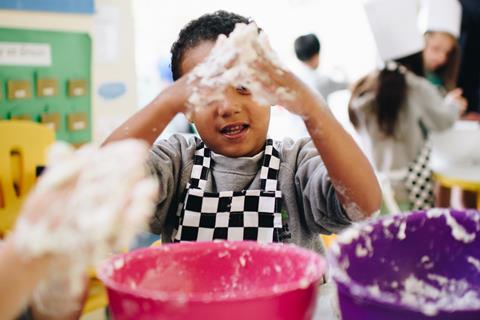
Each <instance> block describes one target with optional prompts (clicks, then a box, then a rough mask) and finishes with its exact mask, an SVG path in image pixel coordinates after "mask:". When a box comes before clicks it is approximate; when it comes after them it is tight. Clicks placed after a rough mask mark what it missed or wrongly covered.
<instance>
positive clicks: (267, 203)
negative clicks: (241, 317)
mask: <svg viewBox="0 0 480 320" xmlns="http://www.w3.org/2000/svg"><path fill="white" fill-rule="evenodd" d="M250 22H251V21H250V20H248V19H247V18H245V17H242V16H240V15H237V14H234V13H229V12H225V11H217V12H215V13H213V14H206V15H204V16H201V17H200V18H198V19H196V20H193V21H191V22H190V23H189V24H188V25H187V26H186V27H185V28H184V29H183V30H182V31H181V32H180V35H179V38H178V40H177V41H176V42H175V43H174V44H173V46H172V72H173V77H174V80H175V82H174V83H173V84H172V85H171V86H170V87H168V88H167V89H165V90H164V91H162V92H161V93H160V94H159V95H158V96H157V97H156V98H155V99H154V100H153V101H152V102H151V103H150V104H149V105H147V106H146V107H145V108H144V109H142V110H140V111H139V112H138V113H136V114H135V115H134V116H133V117H132V118H130V119H129V120H127V122H126V123H125V124H123V125H122V126H121V127H119V128H118V129H117V130H115V131H114V132H113V133H112V135H111V136H110V137H109V138H108V139H107V140H106V143H110V142H112V141H116V140H121V139H126V138H137V139H143V140H145V141H147V142H148V143H149V144H153V142H154V141H155V140H156V138H157V136H158V135H159V134H160V133H161V132H162V130H163V129H164V128H165V126H166V125H167V124H168V122H169V121H170V120H171V119H172V118H173V117H174V116H175V115H176V114H178V113H185V114H187V115H188V117H189V119H190V120H191V121H192V122H193V124H194V125H195V128H196V130H197V131H198V133H199V135H200V138H198V137H194V136H191V137H186V136H182V135H173V136H172V137H171V138H170V139H169V140H162V141H158V142H157V143H156V144H155V145H154V146H153V147H152V149H151V159H150V160H151V161H150V166H151V169H152V171H153V172H154V173H155V175H156V176H157V177H158V181H159V188H160V192H159V202H158V208H157V212H156V214H155V217H154V219H153V221H152V224H151V226H152V229H153V231H154V232H156V233H160V234H161V235H162V241H163V242H176V241H210V240H214V239H227V240H256V241H261V242H290V243H295V244H297V245H300V246H303V247H307V248H311V249H315V250H317V251H319V252H322V251H323V249H322V245H321V242H320V238H319V236H318V235H319V234H330V233H336V232H339V231H341V230H342V229H344V228H345V227H347V226H348V225H350V224H351V222H352V221H359V220H362V219H366V218H368V217H369V216H371V215H372V214H374V213H376V212H377V211H378V210H379V207H380V202H381V194H380V189H379V186H378V183H377V180H376V177H375V175H374V173H373V170H372V168H371V166H370V164H369V162H368V160H367V159H366V158H365V156H364V155H363V153H362V152H361V151H360V149H359V148H358V146H357V145H356V144H355V142H354V141H353V139H352V138H351V137H350V136H349V135H348V133H347V132H346V131H345V130H344V129H343V128H342V126H341V125H340V124H339V123H338V122H337V121H336V120H335V119H334V117H333V116H332V114H331V113H330V112H329V111H328V108H327V106H326V105H325V102H324V100H323V99H322V97H321V96H319V95H318V94H317V93H316V92H314V91H313V90H312V89H310V88H309V87H308V86H307V85H305V84H304V83H303V82H301V81H300V80H299V79H298V78H296V77H295V76H294V75H293V74H292V73H291V72H289V71H287V70H285V69H281V68H279V67H278V65H277V64H276V63H275V62H274V58H271V57H272V52H270V51H268V50H266V49H265V47H261V46H258V43H257V44H255V45H254V46H253V48H254V49H255V50H256V51H255V50H254V51H255V55H257V56H256V57H255V58H253V59H250V58H251V54H252V52H251V51H248V50H247V49H246V43H243V42H242V41H238V43H236V46H233V47H234V48H235V49H232V47H228V46H227V45H232V43H235V40H234V39H233V37H234V33H235V32H234V33H232V31H234V28H235V26H236V24H245V25H247V24H249V23H250ZM245 25H243V28H245ZM250 26H251V25H248V27H247V28H249V27H250ZM237 28H242V27H241V25H240V26H239V27H237ZM231 33H232V35H231V38H232V39H230V38H228V39H227V36H229V35H230V34H231ZM255 35H256V36H258V37H262V35H263V33H262V31H258V30H257V28H256V27H255ZM212 48H213V50H212ZM227 49H228V50H227ZM230 49H232V50H230ZM229 50H230V51H229ZM235 50H237V51H235ZM218 52H223V54H220V55H215V54H214V53H218ZM248 59H250V60H249V61H250V62H249V63H250V64H249V63H246V64H245V65H242V63H241V61H245V60H248ZM218 66H220V67H222V68H223V69H221V72H218V73H217V74H216V75H213V76H214V77H215V76H216V77H217V80H218V78H220V77H226V76H228V75H232V74H237V73H235V72H238V74H243V81H244V82H243V83H237V84H236V85H233V84H232V83H229V84H228V85H225V86H224V87H222V88H221V91H222V92H221V93H222V94H221V97H220V98H219V96H218V90H217V89H218V88H215V86H221V85H222V83H221V82H219V81H215V79H213V80H212V79H202V74H208V73H209V71H211V70H212V68H215V67H218ZM243 67H244V68H246V70H247V71H245V69H242V68H243ZM235 68H237V69H235ZM210 73H212V72H210ZM208 80H211V81H208ZM206 83H207V84H210V85H206ZM212 84H213V85H212ZM284 92H289V93H291V94H290V95H284V94H282V93H284ZM215 93H216V94H215ZM262 93H264V94H265V95H266V96H268V97H270V100H269V101H265V100H264V99H263V100H262V99H257V97H258V95H261V94H262ZM287 96H289V97H291V98H287ZM199 97H200V98H201V99H197V98H199ZM194 98H195V99H194ZM192 101H195V106H194V107H192V106H191V102H192ZM258 101H260V102H261V103H259V102H258ZM274 104H279V105H282V106H284V107H285V108H287V109H288V110H289V111H291V112H294V113H296V114H298V115H299V116H301V117H303V119H304V121H305V125H306V127H307V129H308V132H309V134H310V136H311V138H310V137H309V138H305V139H300V140H298V141H296V142H294V141H292V140H291V139H285V140H284V141H282V142H279V141H271V140H270V139H268V138H267V129H268V123H269V117H270V106H271V105H274ZM285 129H286V130H288V128H285ZM320 155H321V156H320ZM126 156H128V155H126Z"/></svg>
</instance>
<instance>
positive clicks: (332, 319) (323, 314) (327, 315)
mask: <svg viewBox="0 0 480 320" xmlns="http://www.w3.org/2000/svg"><path fill="white" fill-rule="evenodd" d="M340 319H341V317H340V314H339V311H338V302H337V289H336V287H335V284H334V283H333V280H330V281H329V282H327V283H326V284H324V285H321V286H320V290H319V293H318V298H317V308H316V309H315V313H314V315H313V320H340Z"/></svg>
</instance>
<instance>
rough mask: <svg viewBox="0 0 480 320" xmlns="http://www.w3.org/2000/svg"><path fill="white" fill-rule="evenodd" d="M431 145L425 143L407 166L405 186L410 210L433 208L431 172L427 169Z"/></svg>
mask: <svg viewBox="0 0 480 320" xmlns="http://www.w3.org/2000/svg"><path fill="white" fill-rule="evenodd" d="M431 150H432V148H431V145H430V143H429V142H428V141H427V142H426V143H425V145H424V147H423V148H422V150H421V151H420V153H419V154H418V156H417V158H416V159H415V160H414V161H413V162H412V163H411V164H410V165H409V166H408V173H407V177H406V180H405V186H406V188H407V191H408V198H409V201H410V204H411V206H412V210H424V209H430V208H432V207H433V206H434V200H435V199H434V195H433V181H432V170H431V169H430V167H429V161H430V154H431Z"/></svg>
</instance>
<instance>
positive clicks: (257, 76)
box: [188, 23, 293, 110]
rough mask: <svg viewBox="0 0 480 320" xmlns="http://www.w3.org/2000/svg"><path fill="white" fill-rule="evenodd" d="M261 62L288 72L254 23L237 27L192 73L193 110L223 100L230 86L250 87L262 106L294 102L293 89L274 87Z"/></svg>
mask: <svg viewBox="0 0 480 320" xmlns="http://www.w3.org/2000/svg"><path fill="white" fill-rule="evenodd" d="M262 62H263V63H264V64H267V65H268V66H269V67H271V68H273V69H274V71H273V72H275V73H277V74H283V73H284V72H285V68H284V67H283V66H282V64H281V63H280V61H279V59H278V57H277V55H276V54H275V52H274V51H273V50H272V49H271V47H270V45H269V43H268V39H267V36H266V35H265V33H263V32H260V33H259V32H258V27H257V26H256V25H255V24H254V23H251V24H249V25H246V24H241V23H240V24H237V25H236V26H235V29H234V31H233V32H232V33H231V34H230V35H229V37H228V38H227V37H226V36H224V35H220V36H219V37H218V39H217V42H216V43H215V46H214V47H213V49H212V51H211V52H210V54H209V56H208V57H207V58H206V60H205V61H204V62H202V63H201V64H199V65H198V66H196V67H195V68H194V69H193V70H192V72H191V73H190V75H189V79H188V82H189V84H191V85H192V86H193V90H192V94H191V96H190V98H189V100H188V104H189V106H190V108H193V109H194V110H195V108H198V107H202V106H207V105H208V104H210V103H212V102H215V101H222V100H223V99H224V98H223V97H224V92H225V90H226V88H227V87H228V86H233V87H235V88H236V87H240V86H242V87H245V88H247V89H248V90H249V91H250V92H251V94H252V97H253V99H255V100H256V101H257V102H258V103H259V104H260V105H265V106H271V105H274V104H277V103H278V101H279V100H280V101H281V100H287V101H288V100H292V99H293V93H292V92H290V90H288V89H287V88H284V87H281V86H275V85H274V84H273V82H272V81H271V75H269V74H268V72H265V70H261V68H260V69H259V64H261V63H262Z"/></svg>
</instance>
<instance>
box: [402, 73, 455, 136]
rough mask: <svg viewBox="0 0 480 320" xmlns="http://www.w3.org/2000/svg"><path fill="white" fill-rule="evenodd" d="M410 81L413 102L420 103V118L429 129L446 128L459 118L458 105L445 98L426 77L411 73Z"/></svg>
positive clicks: (439, 129)
mask: <svg viewBox="0 0 480 320" xmlns="http://www.w3.org/2000/svg"><path fill="white" fill-rule="evenodd" d="M408 82H409V84H410V86H409V90H411V92H412V94H413V99H414V100H413V101H412V103H415V104H417V103H418V109H417V110H418V111H419V112H420V120H421V121H422V123H423V124H424V125H425V126H426V128H427V129H428V130H429V131H442V130H446V129H448V128H450V127H451V126H452V125H453V123H454V122H455V121H456V120H458V118H459V117H460V114H459V113H460V112H459V111H460V110H459V108H458V106H457V105H456V104H455V103H454V102H453V101H451V102H448V101H447V100H446V99H444V98H443V96H442V95H441V94H440V92H439V91H438V89H437V88H435V87H434V86H433V85H432V84H430V83H429V82H428V81H427V80H426V79H424V78H420V77H416V76H413V75H410V77H409V78H408Z"/></svg>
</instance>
